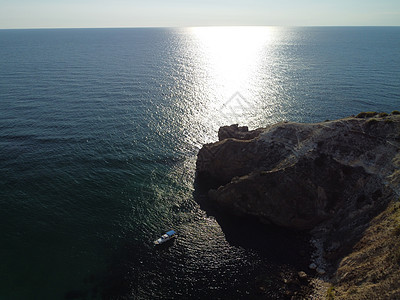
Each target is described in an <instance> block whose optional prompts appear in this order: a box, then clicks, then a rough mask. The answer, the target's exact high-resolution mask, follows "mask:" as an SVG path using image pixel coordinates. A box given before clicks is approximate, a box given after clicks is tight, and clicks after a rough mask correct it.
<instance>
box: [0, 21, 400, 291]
mask: <svg viewBox="0 0 400 300" xmlns="http://www.w3.org/2000/svg"><path fill="white" fill-rule="evenodd" d="M399 104H400V28H398V27H388V28H385V27H366V28H358V27H349V28H346V27H340V28H275V27H244V28H243V27H242V28H229V27H227V28H224V27H222V28H221V27H220V28H213V27H210V28H187V29H185V28H183V29H57V30H1V31H0V116H1V118H0V204H1V210H0V226H1V235H0V245H1V248H0V258H1V261H2V263H1V264H0V298H1V299H63V298H68V299H99V298H105V299H107V298H114V299H115V298H116V299H118V298H123V297H128V298H129V297H130V298H138V299H147V298H188V297H190V298H194V299H196V298H197V299H200V298H205V297H208V298H218V297H219V298H226V297H228V298H240V297H251V298H254V297H257V296H259V290H258V288H257V286H255V284H254V278H259V277H263V276H265V274H274V272H276V271H277V270H279V267H277V265H282V264H283V265H284V264H285V262H281V261H280V260H281V257H276V256H274V253H273V251H272V252H271V253H267V254H265V253H262V251H261V252H260V251H259V250H257V249H251V248H250V249H249V248H247V247H245V246H244V245H243V244H242V245H241V244H240V243H239V244H237V243H234V242H232V240H231V239H229V238H228V239H227V236H228V235H229V233H228V232H227V230H226V228H227V227H225V228H224V230H222V229H221V226H220V224H218V222H217V221H216V220H215V218H213V217H212V216H208V215H207V214H206V213H205V212H204V211H203V210H202V209H201V208H200V206H199V204H198V203H197V202H196V201H195V199H194V192H195V190H194V184H193V181H194V167H195V160H196V154H197V152H198V150H199V148H200V147H201V145H202V144H203V143H206V142H211V141H215V140H216V139H217V131H218V128H219V126H221V125H226V124H232V123H240V124H241V125H249V126H250V128H255V127H259V126H265V125H268V124H271V123H273V122H277V121H281V120H290V121H300V122H315V121H323V120H325V119H334V118H340V117H345V116H348V115H351V114H357V113H358V112H360V111H371V110H373V111H386V112H390V111H392V110H395V109H399ZM170 228H174V229H175V230H177V231H178V232H179V234H180V237H179V238H178V240H177V241H176V243H175V244H174V245H173V246H172V247H171V248H168V249H166V250H164V251H155V250H154V249H153V247H152V245H151V243H152V241H153V240H154V239H156V238H157V237H158V236H159V235H160V234H161V233H163V231H166V230H168V229H170ZM264 233H265V232H264ZM252 234H253V235H256V233H249V235H252ZM257 234H259V232H257ZM265 234H266V235H268V234H270V236H273V234H272V233H268V232H267V233H265ZM288 264H290V262H288ZM277 286H278V285H274V284H271V295H272V294H273V295H274V297H280V296H279V291H278V289H277ZM274 288H275V290H274V291H272V290H273V289H274ZM274 293H277V294H274ZM282 297H283V296H282Z"/></svg>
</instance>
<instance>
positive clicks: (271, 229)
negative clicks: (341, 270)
mask: <svg viewBox="0 0 400 300" xmlns="http://www.w3.org/2000/svg"><path fill="white" fill-rule="evenodd" d="M194 186H195V190H194V192H193V196H194V199H195V201H196V202H197V203H198V204H199V205H200V208H201V209H202V210H204V211H205V212H206V214H207V215H208V216H212V217H214V218H215V220H216V221H217V222H218V224H219V225H220V226H221V229H222V231H223V233H224V235H225V238H226V240H227V242H228V243H229V244H230V245H232V246H235V247H241V248H244V249H246V250H251V251H255V252H256V253H258V255H260V256H262V257H264V258H267V259H268V260H269V261H270V262H271V264H276V265H282V266H283V265H285V266H287V267H289V268H291V269H292V270H293V271H295V270H297V271H300V270H305V269H306V268H307V267H308V264H309V262H310V253H311V247H310V243H309V240H310V234H309V233H308V232H307V231H293V230H289V229H286V228H282V227H279V226H276V225H274V224H265V223H262V222H260V220H258V219H257V218H256V217H252V216H237V215H232V214H230V213H227V212H225V211H224V210H223V209H221V207H219V206H218V204H216V203H214V202H213V201H212V200H211V199H210V197H209V195H208V192H209V190H210V189H213V188H216V187H217V186H216V184H215V181H213V180H212V179H210V178H202V179H200V180H199V178H198V177H196V179H195V184H194Z"/></svg>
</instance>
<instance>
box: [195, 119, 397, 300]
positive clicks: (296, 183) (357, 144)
mask: <svg viewBox="0 0 400 300" xmlns="http://www.w3.org/2000/svg"><path fill="white" fill-rule="evenodd" d="M399 114H400V113H398V112H393V113H392V114H390V115H387V114H376V113H361V114H359V115H358V116H357V117H349V118H345V119H341V120H336V121H327V122H323V123H316V124H297V123H286V122H285V123H278V124H275V125H272V126H269V127H267V128H259V129H256V130H253V131H248V129H247V127H238V125H231V126H225V127H221V128H220V130H219V134H218V137H219V141H218V142H216V143H212V144H206V145H204V146H203V148H202V149H201V150H200V151H199V154H198V159H197V164H196V167H197V180H198V181H199V182H202V181H203V180H204V179H206V181H207V182H213V183H217V185H218V187H217V188H216V189H211V190H209V192H208V195H209V200H210V201H212V202H214V203H216V204H217V206H218V207H220V209H221V210H223V211H224V212H228V213H231V214H233V215H238V216H252V217H255V218H258V219H259V220H261V221H262V222H264V223H267V224H268V223H272V224H275V225H278V226H282V227H285V228H289V229H293V230H309V229H312V230H311V231H310V232H311V236H312V238H311V244H312V245H314V246H315V252H314V253H313V254H312V256H311V260H312V262H313V264H312V265H314V267H313V269H315V268H317V273H319V274H323V273H325V271H328V273H327V274H328V275H329V276H326V275H324V276H322V277H318V276H317V277H316V278H319V279H316V280H317V281H316V282H315V286H317V287H318V286H319V287H321V286H324V287H325V289H326V287H327V285H329V284H332V285H333V286H334V289H331V290H330V293H331V294H330V296H332V294H333V293H336V296H335V299H366V298H371V297H372V298H376V299H398V298H399V297H400V285H399V284H398V282H399V280H400V272H399V271H398V270H399V265H400V213H399V212H400V207H399V205H400V203H399V196H400V115H399ZM310 268H311V265H310ZM318 270H319V271H318ZM321 280H322V281H321ZM316 291H319V292H317V293H319V294H317V296H315V297H316V298H318V299H319V298H321V297H322V298H324V297H325V292H326V290H325V291H323V288H322V292H321V288H316Z"/></svg>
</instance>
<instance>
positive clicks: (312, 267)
mask: <svg viewBox="0 0 400 300" xmlns="http://www.w3.org/2000/svg"><path fill="white" fill-rule="evenodd" d="M308 267H309V268H310V269H311V270H315V269H316V268H317V265H316V264H314V263H312V264H310V265H309V266H308Z"/></svg>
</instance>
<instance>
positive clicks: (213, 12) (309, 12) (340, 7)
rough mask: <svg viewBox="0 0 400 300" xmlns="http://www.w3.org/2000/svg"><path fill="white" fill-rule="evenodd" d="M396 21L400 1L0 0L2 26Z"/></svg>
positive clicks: (398, 21)
mask: <svg viewBox="0 0 400 300" xmlns="http://www.w3.org/2000/svg"><path fill="white" fill-rule="evenodd" d="M212 25H287V26H292V25H294V26H297V25H389V26H392V25H395V26H400V0H330V1H327V0H297V1H295V0H273V1H272V0H246V1H244V0H243V1H239V0H229V1H228V0H198V1H193V0H147V1H138V0H112V1H111V0H108V1H105V0H96V1H95V0H68V1H67V0H0V28H43V27H50V28H57V27H147V26H156V27H164V26H167V27H171V26H172V27H175V26H212Z"/></svg>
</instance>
